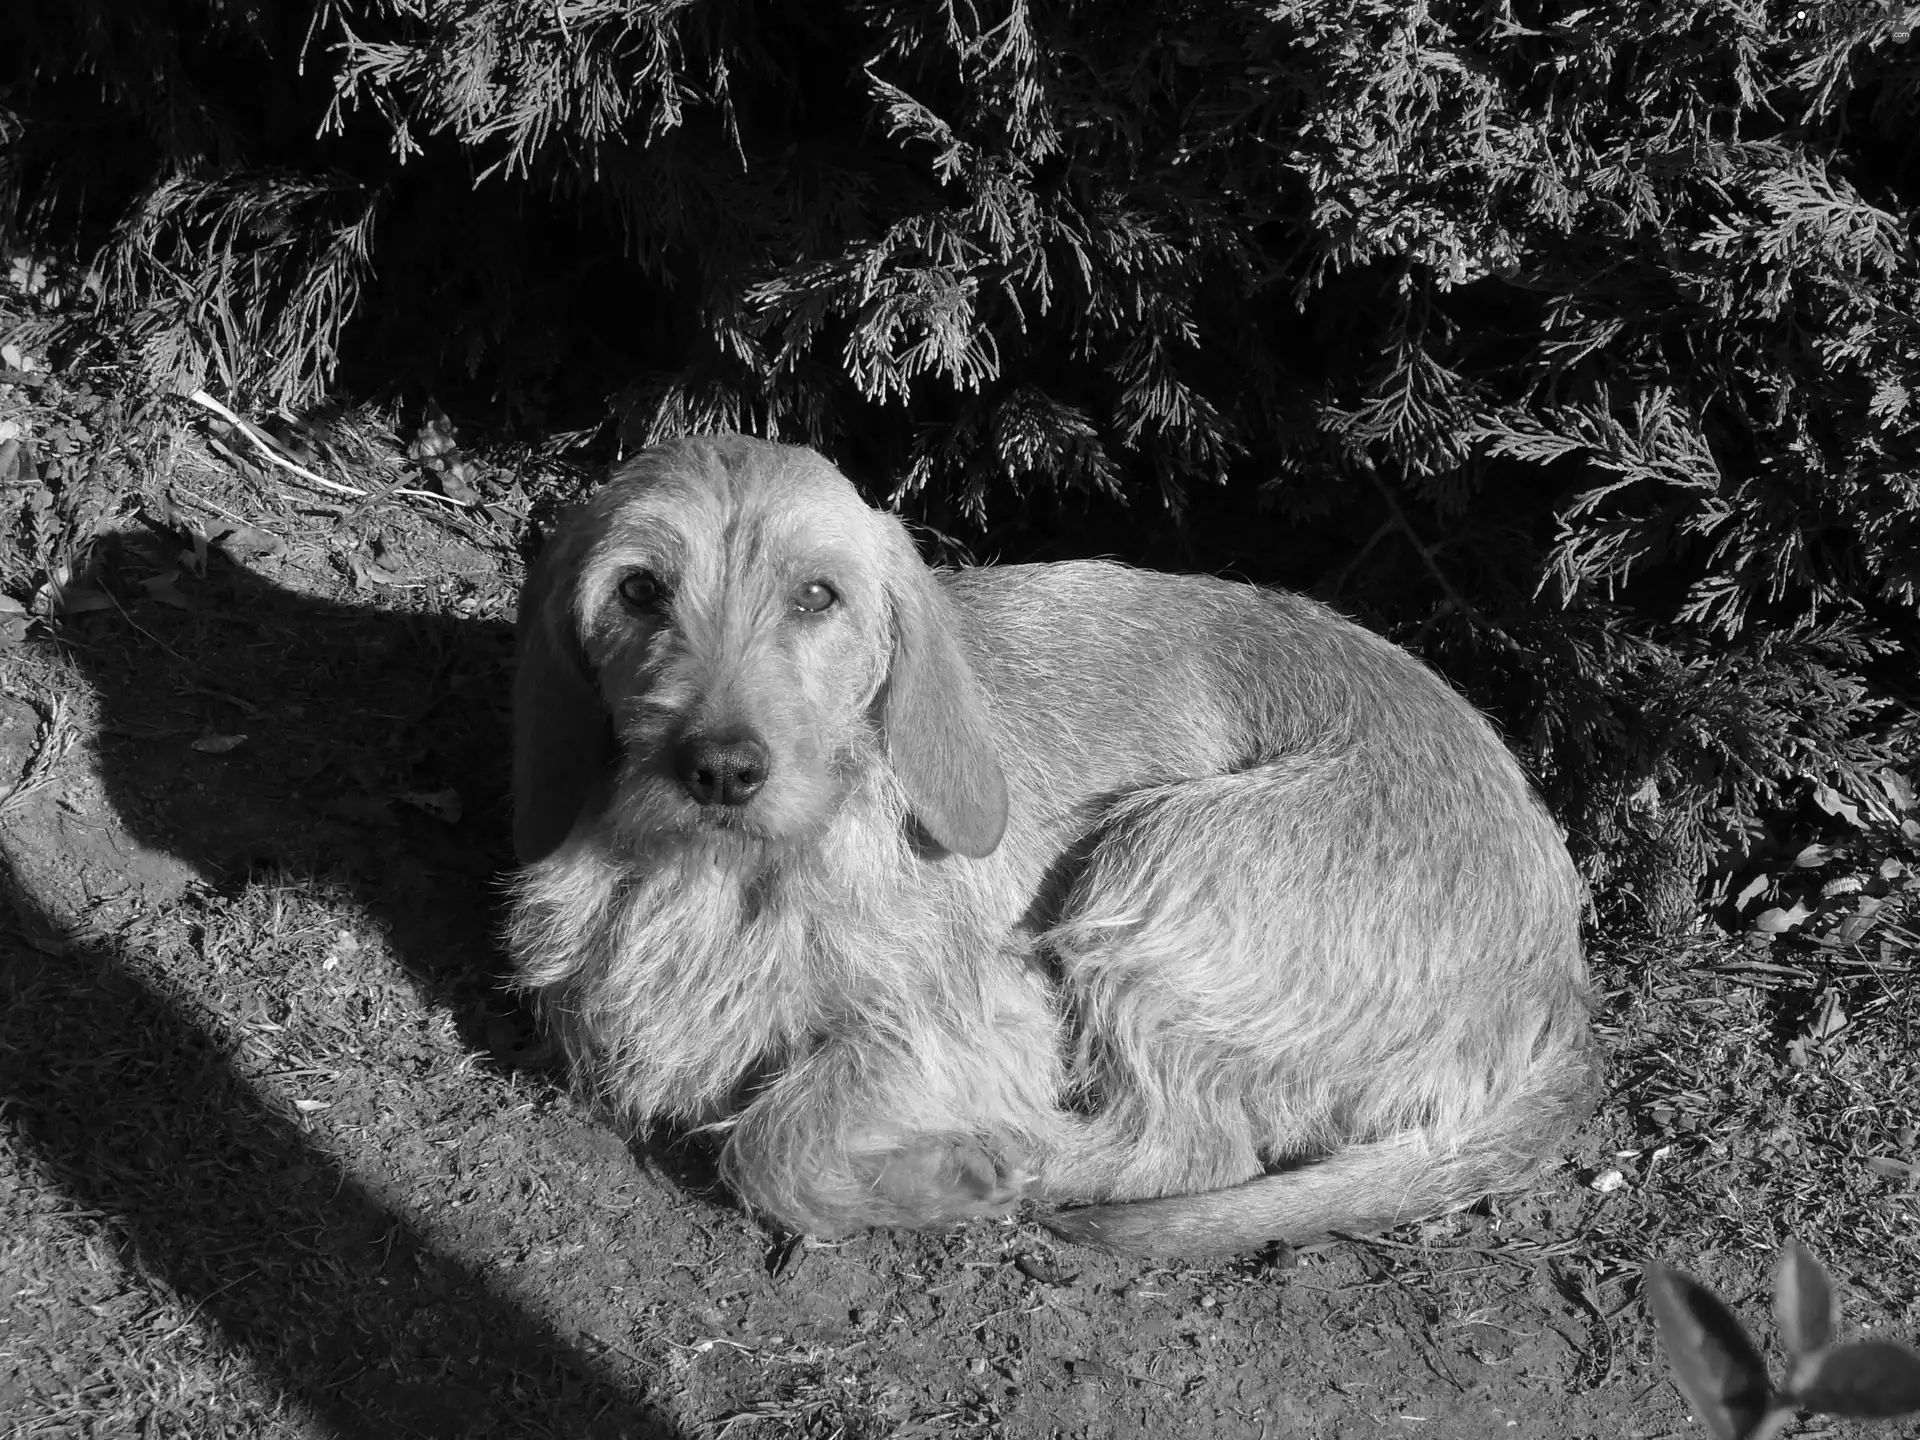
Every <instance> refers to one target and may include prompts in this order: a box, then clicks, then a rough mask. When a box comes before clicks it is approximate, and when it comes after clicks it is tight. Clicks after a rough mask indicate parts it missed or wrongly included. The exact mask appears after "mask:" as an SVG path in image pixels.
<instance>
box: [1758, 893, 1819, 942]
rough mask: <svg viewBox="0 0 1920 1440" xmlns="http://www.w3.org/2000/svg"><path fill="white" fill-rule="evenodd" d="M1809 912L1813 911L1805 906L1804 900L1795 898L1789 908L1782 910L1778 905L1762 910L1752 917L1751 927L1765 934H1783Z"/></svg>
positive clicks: (1809, 913) (1803, 918)
mask: <svg viewBox="0 0 1920 1440" xmlns="http://www.w3.org/2000/svg"><path fill="white" fill-rule="evenodd" d="M1811 914H1813V911H1811V910H1809V909H1808V908H1807V904H1806V902H1805V901H1804V900H1796V901H1794V902H1793V908H1792V909H1791V910H1783V909H1782V908H1781V907H1780V906H1778V905H1776V906H1774V907H1773V908H1772V909H1771V910H1762V911H1761V912H1760V913H1759V914H1758V915H1756V916H1754V917H1753V928H1754V929H1756V930H1758V931H1760V932H1761V933H1762V934H1766V935H1784V934H1785V933H1786V932H1787V931H1789V930H1791V929H1793V927H1794V926H1796V925H1798V924H1799V923H1800V922H1801V921H1803V920H1805V919H1806V918H1807V917H1808V916H1809V915H1811Z"/></svg>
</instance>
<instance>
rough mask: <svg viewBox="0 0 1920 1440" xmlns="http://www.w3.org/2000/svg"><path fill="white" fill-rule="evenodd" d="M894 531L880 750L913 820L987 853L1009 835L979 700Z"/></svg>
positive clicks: (944, 838) (927, 584)
mask: <svg viewBox="0 0 1920 1440" xmlns="http://www.w3.org/2000/svg"><path fill="white" fill-rule="evenodd" d="M889 529H890V530H891V531H892V535H891V536H890V545H889V549H890V551H891V552H892V553H891V554H890V555H889V557H888V558H889V562H890V563H889V567H888V569H889V573H888V576H887V595H888V599H889V600H890V601H891V602H892V607H893V668H892V669H891V670H890V671H889V672H888V675H887V686H886V698H885V703H884V708H883V710H882V717H883V722H884V724H885V726H886V732H887V753H888V757H889V758H890V759H891V760H892V762H893V770H894V774H896V775H897V776H899V777H900V784H901V786H902V788H904V789H905V791H906V794H907V799H908V801H909V802H910V803H911V804H912V806H913V814H914V818H915V819H916V820H918V821H919V822H920V828H921V829H923V830H925V831H926V832H927V835H928V836H929V837H930V838H931V839H932V840H933V841H934V842H935V843H936V844H938V845H941V846H943V847H944V848H946V849H948V850H951V851H953V852H954V853H955V854H957V855H968V856H972V857H974V858H978V857H980V856H983V855H989V854H991V853H992V852H993V849H994V847H995V846H996V845H998V844H999V843H1000V837H1001V835H1002V834H1003V833H1004V832H1005V830H1006V828H1007V777H1006V774H1005V772H1004V771H1002V770H1001V768H1000V757H999V755H998V753H997V750H996V746H995V744H994V735H993V724H992V721H991V720H990V718H989V716H988V712H987V701H986V695H985V693H984V692H983V691H982V690H981V688H980V682H979V681H978V680H977V679H975V678H974V674H973V670H972V668H971V667H969V666H968V664H967V660H966V656H965V655H964V654H962V653H961V650H960V642H959V639H958V636H957V634H956V627H957V617H956V616H955V614H954V610H953V606H952V604H951V602H949V601H948V599H947V597H946V595H945V593H944V592H943V591H942V590H941V588H940V586H939V583H938V582H937V581H936V580H935V579H934V576H933V572H932V571H931V570H929V569H928V568H927V566H926V564H925V562H924V561H922V560H921V559H920V556H919V554H918V553H917V552H916V551H915V550H914V548H913V542H912V540H910V539H909V538H908V537H907V533H906V530H905V528H904V527H901V526H899V525H897V524H895V525H892V526H890V527H889Z"/></svg>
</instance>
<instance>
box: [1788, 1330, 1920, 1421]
mask: <svg viewBox="0 0 1920 1440" xmlns="http://www.w3.org/2000/svg"><path fill="white" fill-rule="evenodd" d="M1809 1368H1810V1370H1811V1373H1810V1374H1808V1375H1806V1376H1804V1377H1801V1378H1799V1380H1798V1383H1797V1384H1796V1385H1795V1387H1794V1395H1793V1398H1794V1400H1795V1401H1796V1402H1798V1403H1799V1404H1800V1405H1803V1406H1805V1407H1806V1408H1807V1409H1809V1410H1823V1411H1825V1412H1826V1413H1827V1414H1829V1415H1851V1416H1855V1417H1857V1418H1860V1419H1865V1420H1885V1419H1887V1418H1889V1417H1891V1416H1894V1415H1905V1414H1908V1413H1909V1412H1911V1411H1914V1410H1920V1353H1916V1352H1915V1351H1913V1350H1911V1349H1909V1348H1908V1347H1907V1346H1905V1345H1902V1344H1900V1343H1899V1342H1898V1341H1894V1340H1855V1341H1852V1342H1850V1343H1848V1344H1845V1345H1836V1346H1835V1347H1834V1348H1833V1349H1831V1350H1829V1351H1827V1352H1826V1353H1825V1354H1824V1355H1821V1356H1820V1357H1819V1359H1818V1361H1817V1362H1816V1363H1815V1364H1814V1365H1812V1366H1811V1367H1809Z"/></svg>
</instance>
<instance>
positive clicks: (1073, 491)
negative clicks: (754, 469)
mask: <svg viewBox="0 0 1920 1440" xmlns="http://www.w3.org/2000/svg"><path fill="white" fill-rule="evenodd" d="M10 10H11V16H12V18H11V19H0V54H4V55H7V56H10V57H11V58H10V59H6V60H0V67H4V70H5V73H4V76H3V79H0V83H3V84H4V89H0V140H4V142H5V144H6V146H7V149H6V151H5V156H4V160H0V203H3V204H4V209H3V210H0V223H4V224H5V225H6V226H7V228H8V234H7V237H6V238H8V239H9V241H10V243H14V244H32V245H34V246H37V247H40V248H43V249H44V248H46V247H49V246H52V247H55V248H59V247H65V248H66V249H67V250H68V251H69V252H70V253H72V254H73V255H74V256H75V257H76V258H77V260H78V261H79V262H80V263H81V264H83V265H84V266H86V267H87V268H88V269H89V270H90V273H91V276H92V279H91V282H90V284H91V293H92V294H93V296H94V297H95V299H96V301H97V307H96V310H95V312H94V313H93V315H92V316H91V317H90V323H94V324H99V323H101V322H102V321H103V320H104V321H105V322H106V323H109V324H111V325H114V326H118V327H120V329H121V331H122V333H124V334H125V335H126V336H127V337H129V338H130V340H131V341H132V342H133V343H134V344H135V345H136V346H137V347H138V353H139V355H140V356H141V357H142V364H143V366H144V369H145V373H146V377H147V383H149V384H150V385H153V386H156V387H161V388H165V387H186V388H192V387H193V386H197V385H207V386H210V387H212V388H214V389H216V390H217V391H220V392H222V393H223V394H225V395H226V396H227V397H228V398H230V399H232V400H233V401H234V402H235V403H243V404H247V405H251V406H254V407H263V408H264V407H275V406H287V407H299V406H304V405H310V404H312V403H314V402H316V401H317V400H319V399H320V398H321V397H322V396H323V395H327V394H329V393H334V394H339V393H341V392H347V393H348V394H353V393H359V394H365V393H370V392H373V391H376V390H388V391H393V390H398V391H400V392H402V393H408V394H415V395H419V394H424V392H425V391H426V390H427V389H428V388H432V387H437V388H438V389H439V390H440V391H441V392H442V393H448V392H449V391H450V390H451V389H452V388H453V387H455V386H457V385H460V384H462V383H464V384H465V385H466V386H467V387H468V393H470V394H472V395H475V396H479V397H482V398H483V399H484V400H485V401H486V402H487V403H489V404H491V405H492V406H494V408H495V410H496V412H497V413H498V414H499V415H500V416H501V418H502V420H503V422H504V423H511V424H516V425H521V426H526V427H535V428H543V429H547V430H553V429H558V428H563V427H567V426H577V425H580V424H582V423H584V422H583V421H582V417H583V416H594V417H598V416H602V415H606V414H609V413H611V414H614V415H616V416H617V417H618V418H617V424H616V425H615V426H614V427H613V429H611V430H605V429H603V431H602V432H601V433H602V435H603V438H606V437H615V436H617V439H618V441H619V443H622V444H626V445H631V444H635V443H639V442H643V441H645V440H649V439H652V438H656V437H660V436H665V435H670V434H674V433H679V432H683V431H687V430H697V429H711V428H717V427H733V428H741V429H746V430H751V431H755V432H758V433H762V434H767V435H772V436H776V437H780V438H790V439H802V440H807V441H811V442H813V443H816V444H819V445H821V446H823V447H824V448H826V449H827V450H828V451H829V453H832V454H834V455H835V456H836V457H837V458H839V459H841V460H842V462H843V463H845V464H846V465H847V467H848V468H849V469H850V470H853V471H854V472H855V473H856V474H858V475H860V476H862V477H863V478H865V479H867V480H869V481H871V482H872V483H873V484H874V485H875V486H876V487H877V488H878V490H879V492H880V493H881V494H882V495H883V496H885V495H888V494H890V495H891V496H892V497H893V498H895V499H897V500H898V501H899V503H900V504H901V505H902V507H903V508H904V509H905V510H907V511H908V513H910V514H913V515H915V516H917V517H920V518H923V519H927V520H929V521H931V522H933V523H935V524H937V525H938V526H940V527H942V528H943V529H945V530H947V531H950V532H952V533H954V534H955V535H957V536H959V537H960V538H961V539H962V540H970V541H973V542H975V543H976V544H977V545H980V546H981V547H982V548H985V549H988V550H992V551H994V552H996V553H999V554H1001V555H1003V556H1006V557H1007V558H1018V556H1019V555H1020V554H1021V553H1023V552H1024V553H1042V552H1044V553H1063V552H1069V551H1073V550H1081V551H1087V550H1095V549H1098V550H1106V551H1110V552H1112V551H1118V552H1119V553H1122V554H1126V555H1131V556H1134V557H1137V558H1141V559H1145V560H1150V561H1153V562H1156V563H1175V564H1187V565H1194V566H1202V567H1209V568H1231V569H1234V570H1237V571H1238V572H1240V573H1244V574H1251V575H1254V576H1256V577H1258V578H1264V579H1272V580H1277V581H1281V582H1284V583H1289V584H1294V585H1297V586H1301V587H1303V588H1312V589H1316V590H1318V591H1320V592H1321V593H1323V594H1326V595H1328V596H1330V597H1331V598H1333V599H1334V600H1335V601H1336V602H1337V603H1340V604H1342V605H1343V606H1345V607H1347V608H1349V609H1352V610H1355V611H1357V612H1359V613H1360V614H1362V615H1363V617H1365V618H1368V619H1369V620H1371V621H1373V622H1374V623H1377V624H1380V625H1382V626H1384V627H1386V628H1389V629H1391V630H1392V631H1394V633H1396V634H1397V635H1399V636H1400V638H1403V639H1405V640H1408V641H1409V642H1411V643H1414V644H1416V645H1417V646H1420V647H1422V648H1424V649H1425V650H1426V652H1427V653H1429V654H1430V655H1431V656H1433V657H1434V658H1435V659H1436V660H1438V661H1439V663H1441V664H1442V666H1443V667H1444V668H1446V669H1447V670H1448V671H1449V673H1451V674H1452V675H1453V676H1454V677H1455V678H1456V680H1457V681H1458V682H1459V683H1461V684H1462V685H1463V686H1465V687H1466V688H1468V689H1469V690H1470V691H1471V692H1472V693H1473V694H1474V696H1475V698H1477V699H1479V700H1481V701H1483V702H1485V703H1487V704H1489V705H1490V706H1491V707H1492V708H1493V709H1494V711H1495V713H1496V714H1497V715H1498V716H1499V717H1500V719H1501V720H1502V722H1503V723H1504V724H1505V725H1506V727H1507V729H1508V733H1509V736H1510V738H1511V739H1512V740H1513V742H1514V743H1515V745H1516V747H1517V748H1519V749H1520V750H1521V751H1522V752H1523V754H1524V755H1525V757H1526V758H1527V759H1528V760H1529V762H1530V763H1531V764H1532V765H1533V767H1534V769H1535V772H1536V773H1537V774H1538V776H1539V777H1540V779H1541V781H1542V783H1543V786H1544V787H1545V789H1546V791H1547V793H1548V794H1549V796H1550V798H1551V800H1552V802H1553V803H1554V805H1555V807H1556V808H1557V810H1558V811H1559V813H1560V814H1561V816H1562V817H1563V819H1564V820H1565V821H1566V822H1567V824H1568V825H1569V827H1570V829H1571V831H1572V833H1573V836H1574V840H1575V843H1576V846H1577V847H1578V848H1579V850H1580V851H1581V853H1582V854H1583V856H1585V857H1586V859H1587V862H1588V864H1589V868H1590V871H1591V873H1592V874H1593V876H1594V877H1595V878H1596V879H1597V880H1601V881H1603V882H1606V883H1607V884H1608V885H1610V886H1611V887H1612V888H1613V889H1614V890H1615V891H1616V893H1626V894H1630V895H1633V896H1635V897H1637V898H1638V899H1639V900H1640V901H1641V903H1642V905H1643V907H1644V908H1645V909H1646V910H1647V911H1648V912H1649V913H1651V914H1653V915H1654V916H1655V918H1671V917H1672V916H1673V915H1674V914H1676V913H1683V912H1687V911H1689V910H1690V909H1691V906H1692V900H1693V886H1694V884H1695V882H1696V881H1698V880H1700V879H1701V877H1702V876H1703V875H1705V874H1706V873H1707V871H1708V869H1709V867H1710V865H1711V864H1712V863H1713V861H1714V858H1715V857H1716V856H1720V855H1724V854H1725V853H1727V851H1728V849H1729V847H1731V848H1732V850H1733V851H1734V852H1735V853H1738V852H1739V850H1740V849H1741V848H1742V847H1743V846H1744V845H1745V844H1747V843H1748V842H1749V841H1750V840H1751V839H1752V838H1753V837H1754V835H1755V834H1757V827H1758V825H1759V822H1760V820H1761V818H1762V817H1763V816H1765V815H1768V814H1778V813H1780V812H1781V811H1782V810H1783V809H1785V808H1791V807H1792V806H1794V805H1796V804H1799V803H1800V802H1801V801H1802V800H1804V799H1805V798H1806V797H1807V796H1809V795H1811V794H1813V793H1814V787H1816V786H1818V787H1824V788H1823V789H1822V792H1821V793H1824V794H1828V795H1832V796H1836V797H1839V803H1841V804H1843V805H1844V806H1846V807H1847V808H1846V809H1845V810H1842V809H1837V808H1835V807H1834V806H1831V805H1829V806H1827V807H1825V813H1826V814H1827V815H1829V816H1838V815H1841V814H1844V813H1851V814H1852V815H1853V816H1854V817H1855V820H1856V821H1857V822H1858V824H1857V826H1856V828H1857V829H1860V830H1861V831H1863V832H1864V831H1866V830H1871V829H1873V828H1874V827H1875V826H1879V827H1881V829H1883V830H1885V831H1886V832H1887V834H1889V835H1892V836H1894V837H1895V838H1896V839H1897V838H1898V835H1899V828H1900V826H1901V824H1902V823H1903V822H1907V823H1909V824H1910V822H1911V818H1912V817H1911V815H1910V814H1909V813H1908V812H1907V811H1906V810H1904V809H1902V807H1901V805H1900V804H1899V803H1898V796H1899V795H1900V794H1901V793H1903V792H1901V791H1900V789H1899V785H1900V784H1904V783H1905V782H1904V781H1903V780H1901V778H1900V774H1899V772H1900V771H1901V770H1902V769H1904V768H1906V767H1908V766H1910V765H1911V762H1912V758H1913V757H1912V752H1913V751H1914V750H1915V749H1916V748H1920V746H1916V739H1917V738H1920V731H1917V730H1916V724H1915V721H1914V718H1913V716H1914V712H1913V708H1912V707H1913V705H1914V703H1915V690H1916V689H1917V688H1920V687H1917V686H1916V685H1915V683H1914V681H1913V678H1912V677H1913V674H1914V660H1913V652H1912V649H1911V648H1910V646H1911V642H1913V641H1914V639H1915V638H1916V635H1917V634H1920V624H1916V621H1917V620H1920V464H1916V436H1917V435H1920V397H1917V396H1916V393H1915V392H1916V391H1917V390H1920V363H1917V358H1916V357H1920V321H1916V319H1915V317H1916V316H1917V315H1920V263H1917V258H1920V257H1916V253H1915V248H1914V242H1913V233H1912V232H1913V225H1912V218H1913V217H1912V205H1913V201H1914V198H1915V189H1916V186H1920V171H1916V168H1915V166H1916V160H1915V149H1914V146H1915V136H1916V134H1920V132H1916V131H1915V129H1914V127H1913V124H1912V120H1911V115H1912V113H1913V109H1914V104H1915V100H1916V81H1917V80H1920V43H1913V41H1912V34H1911V31H1910V29H1909V25H1910V21H1909V19H1908V17H1907V15H1906V13H1905V12H1904V10H1902V9H1901V8H1900V7H1898V6H1896V5H1892V4H1887V3H1880V0H1820V3H1793V0H1596V3H1591V4H1579V3H1572V0H1493V3H1483V0H1424V3H1423V0H1267V3H1259V4H1256V3H1238V0H976V3H966V0H865V3H821V4H805V5H797V4H775V3H765V0H761V3H755V0H282V3H277V4H274V3H269V4H265V5H258V4H256V5H249V6H241V5H238V4H235V3H232V0H21V3H19V4H18V5H16V6H14V7H10ZM1903 642H1904V643H1906V644H1907V645H1908V646H1909V648H1906V649H1902V648H1901V646H1902V644H1903ZM1908 774H1909V775H1910V774H1911V771H1910V770H1908ZM1889 777H1892V778H1891V779H1890V778H1889ZM1889 796H1891V797H1894V798H1893V799H1889V798H1888V797H1889ZM1862 817H1864V818H1862ZM1913 828H1920V827H1913ZM1911 839H1912V836H1911V835H1909V836H1908V840H1909V842H1910V841H1911Z"/></svg>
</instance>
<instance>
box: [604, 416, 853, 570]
mask: <svg viewBox="0 0 1920 1440" xmlns="http://www.w3.org/2000/svg"><path fill="white" fill-rule="evenodd" d="M601 499H602V503H603V504H604V506H605V507H606V510H607V513H606V514H605V515H604V517H603V518H602V522H601V525H600V526H599V529H600V532H601V537H602V543H603V546H605V547H607V548H612V549H621V550H627V551H632V552H640V551H652V552H655V553H659V552H665V553H662V554H661V555H660V558H662V559H663V560H672V561H674V562H676V563H678V564H680V565H692V564H696V563H697V562H699V561H700V560H702V559H712V560H718V561H721V562H722V563H723V564H724V563H725V562H727V561H733V562H735V563H745V564H758V565H764V564H767V563H769V562H775V561H777V560H778V559H779V558H780V557H782V556H784V555H793V556H802V555H807V554H809V553H812V552H831V551H837V550H847V549H865V548H866V547H867V546H869V545H870V544H871V540H872V536H871V531H872V528H873V516H872V512H871V511H869V509H868V507H867V506H866V504H865V503H864V502H863V501H862V500H861V498H860V496H859V493H858V492H857V491H856V490H855V489H854V488H853V486H852V484H851V483H849V482H848V480H847V479H846V477H845V476H843V475H841V474H840V472H839V471H838V470H836V469H834V468H833V466H832V465H830V464H828V463H827V462H826V460H824V459H822V458H821V457H820V456H819V455H817V454H815V453H814V452H812V451H811V450H803V449H800V448H798V447H794V446H781V445H771V444H766V443H764V442H761V443H756V444H754V445H752V446H751V447H750V448H731V447H730V448H729V449H727V450H720V449H719V448H718V447H710V448H701V449H690V450H689V451H688V452H683V453H677V454H670V455H669V456H666V457H660V458H656V459H654V461H653V463H649V464H646V465H643V466H636V467H633V468H631V469H629V470H628V471H627V472H625V473H623V474H621V475H619V476H617V477H616V478H615V480H614V482H613V484H611V485H609V486H608V488H607V490H606V491H603V492H602V496H601Z"/></svg>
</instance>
